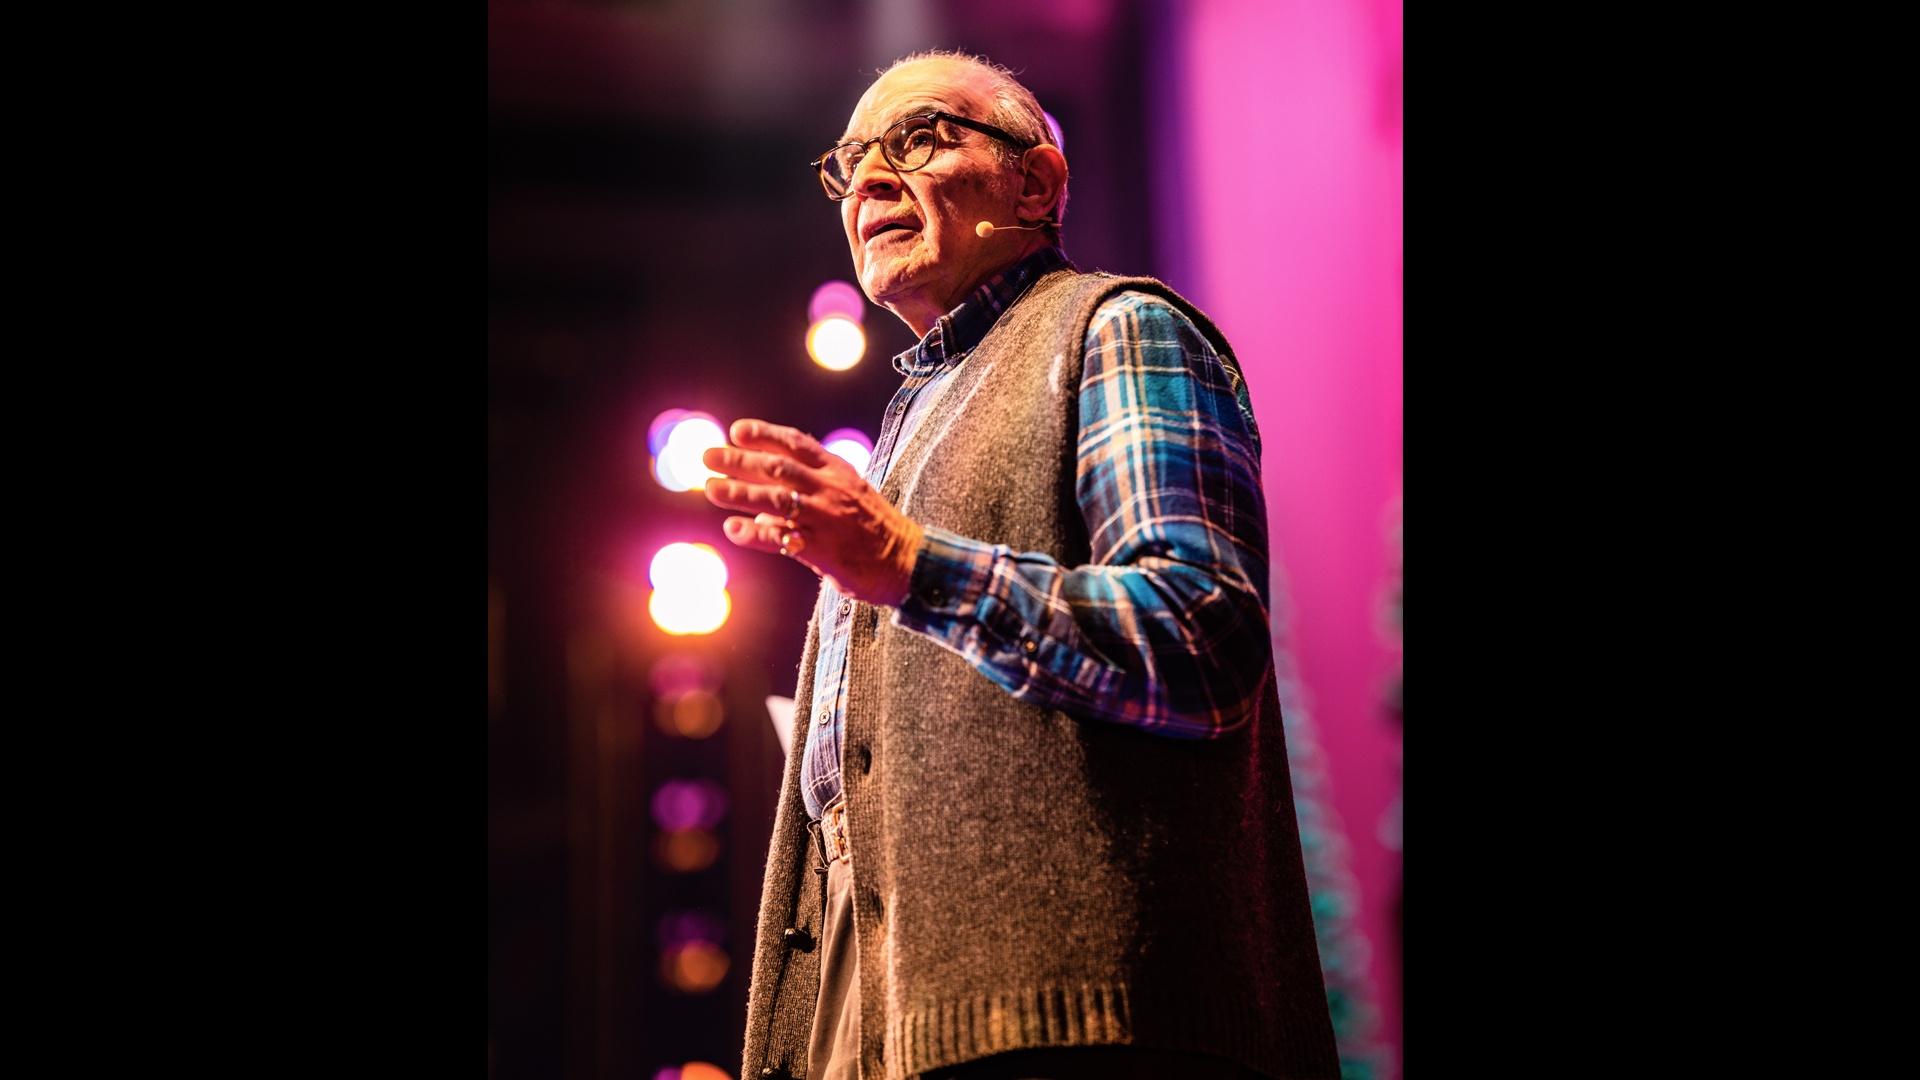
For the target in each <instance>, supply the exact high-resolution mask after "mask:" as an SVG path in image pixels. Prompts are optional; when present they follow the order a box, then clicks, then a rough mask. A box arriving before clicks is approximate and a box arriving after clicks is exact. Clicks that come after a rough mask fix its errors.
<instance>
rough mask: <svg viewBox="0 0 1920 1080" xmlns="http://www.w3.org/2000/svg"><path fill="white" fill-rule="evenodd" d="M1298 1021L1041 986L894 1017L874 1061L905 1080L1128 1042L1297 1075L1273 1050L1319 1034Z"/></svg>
mask: <svg viewBox="0 0 1920 1080" xmlns="http://www.w3.org/2000/svg"><path fill="white" fill-rule="evenodd" d="M1303 1019H1304V1020H1305V1023H1304V1024H1300V1023H1290V1022H1288V1018H1285V1017H1277V1016H1271V1015H1262V1014H1261V1013H1260V1011H1259V1010H1258V1009H1257V1008H1256V1007H1255V1006H1254V1005H1253V1004H1252V1003H1251V1002H1249V1001H1247V1000H1245V998H1244V996H1237V997H1235V998H1233V999H1222V998H1218V997H1208V996H1205V995H1204V994H1198V993H1196V994H1183V995H1179V996H1177V997H1158V998H1156V999H1154V1000H1152V1001H1151V1002H1146V1001H1143V1000H1142V999H1141V998H1140V996H1139V995H1138V994H1134V993H1130V992H1129V991H1128V989H1127V988H1126V987H1125V986H1119V985H1082V986H1042V987H1032V988H1028V989H1025V990H1020V991H1006V992H999V993H989V994H980V995H975V996H972V997H961V998H952V999H948V1000H945V1001H937V1002H931V1003H926V1004H922V1005H919V1006H916V1007H914V1008H910V1009H907V1010H904V1011H903V1012H902V1013H901V1014H900V1015H899V1016H897V1017H896V1018H895V1019H894V1021H893V1022H892V1023H891V1024H890V1025H889V1028H888V1031H887V1035H886V1044H885V1051H884V1059H885V1062H886V1074H887V1077H888V1078H889V1080H905V1078H906V1077H909V1076H912V1075H914V1074H916V1073H922V1072H926V1071H927V1070H929V1069H940V1068H946V1067H948V1066H952V1065H958V1064H961V1063H963V1062H968V1061H973V1060H975V1059H977V1058H983V1057H986V1056H988V1055H990V1054H999V1053H1005V1052H1007V1051H1011V1050H1031V1049H1039V1048H1042V1047H1061V1046H1111V1045H1136V1046H1148V1047H1153V1048H1156V1049H1163V1050H1176V1051H1189V1052H1195V1053H1207V1054H1214V1055H1219V1056H1226V1057H1231V1058H1233V1059H1236V1060H1239V1061H1241V1062H1243V1063H1245V1064H1247V1065H1250V1066H1252V1067H1253V1068H1256V1069H1259V1070H1261V1071H1263V1072H1267V1073H1269V1074H1271V1075H1273V1076H1279V1077H1289V1076H1295V1075H1303V1074H1300V1073H1298V1072H1297V1071H1294V1070H1288V1069H1287V1068H1286V1067H1285V1066H1284V1065H1283V1064H1282V1061H1283V1059H1284V1057H1285V1055H1284V1054H1282V1052H1281V1048H1282V1047H1285V1046H1287V1045H1288V1044H1289V1043H1293V1044H1294V1045H1309V1046H1310V1045H1314V1044H1315V1042H1316V1041H1317V1038H1319V1037H1323V1035H1321V1033H1320V1032H1319V1031H1317V1030H1316V1029H1315V1027H1314V1023H1315V1021H1314V1018H1311V1017H1308V1018H1303ZM1319 1023H1321V1024H1324V1020H1321V1021H1319ZM1326 1075H1327V1076H1328V1077H1332V1076H1335V1075H1337V1074H1335V1073H1331V1072H1329V1073H1327V1074H1326Z"/></svg>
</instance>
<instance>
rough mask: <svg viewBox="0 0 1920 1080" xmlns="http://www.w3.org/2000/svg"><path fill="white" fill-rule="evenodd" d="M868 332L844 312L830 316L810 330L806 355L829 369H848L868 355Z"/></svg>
mask: <svg viewBox="0 0 1920 1080" xmlns="http://www.w3.org/2000/svg"><path fill="white" fill-rule="evenodd" d="M866 351H867V335H866V333H865V332H864V331H862V330H861V329H860V324H858V323H856V322H854V321H853V320H852V319H849V318H847V317H845V316H843V315H829V316H827V317H826V318H824V319H821V320H820V321H819V322H816V323H814V324H813V326H812V327H811V328H810V329H808V330H807V354H808V355H810V356H812V357H813V362H814V363H816V364H819V365H820V366H821V367H823V368H826V369H827V370H828V371H845V370H847V369H848V368H850V367H852V366H853V365H855V364H857V363H859V362H860V358H861V357H862V356H864V355H866Z"/></svg>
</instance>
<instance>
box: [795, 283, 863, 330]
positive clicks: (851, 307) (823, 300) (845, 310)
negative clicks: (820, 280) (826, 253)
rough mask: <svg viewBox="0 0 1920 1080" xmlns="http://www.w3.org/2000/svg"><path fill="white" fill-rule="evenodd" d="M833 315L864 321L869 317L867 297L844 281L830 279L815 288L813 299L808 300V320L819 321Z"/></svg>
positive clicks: (811, 321) (857, 321)
mask: <svg viewBox="0 0 1920 1080" xmlns="http://www.w3.org/2000/svg"><path fill="white" fill-rule="evenodd" d="M832 315H839V316H841V317H842V318H847V319H852V320H853V321H854V322H856V323H859V322H864V321H866V317H867V298H866V295H865V294H864V293H862V292H861V291H860V290H859V289H857V288H855V287H854V286H853V285H851V284H848V283H847V282H844V281H829V282H827V283H825V284H823V285H821V286H820V287H819V288H817V289H815V290H813V299H811V300H809V301H807V322H809V323H817V322H819V321H820V320H821V319H824V318H827V317H829V316H832Z"/></svg>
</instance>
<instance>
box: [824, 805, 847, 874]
mask: <svg viewBox="0 0 1920 1080" xmlns="http://www.w3.org/2000/svg"><path fill="white" fill-rule="evenodd" d="M821 824H822V825H823V826H825V828H823V829H822V830H821V832H823V833H825V834H826V837H827V847H828V848H830V849H831V854H832V855H833V858H834V861H835V862H838V861H840V860H841V859H844V858H846V857H847V856H848V854H849V853H850V848H851V847H852V845H850V844H849V843H848V842H847V804H846V803H845V802H836V803H834V804H833V805H832V806H830V807H828V808H827V812H826V814H825V815H823V816H822V819H821Z"/></svg>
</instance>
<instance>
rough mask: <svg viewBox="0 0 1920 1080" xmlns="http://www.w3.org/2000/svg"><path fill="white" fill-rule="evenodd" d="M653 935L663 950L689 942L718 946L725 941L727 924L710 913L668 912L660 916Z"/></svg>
mask: <svg viewBox="0 0 1920 1080" xmlns="http://www.w3.org/2000/svg"><path fill="white" fill-rule="evenodd" d="M654 934H655V937H656V939H657V940H658V941H659V942H660V947H661V948H663V949H671V948H675V947H677V946H680V945H684V944H686V943H687V942H689V941H710V942H713V943H714V944H716V945H718V944H719V943H721V942H722V941H725V940H726V937H727V924H726V921H725V920H723V919H721V918H720V916H718V915H716V914H714V913H713V912H711V911H669V912H667V913H666V914H665V915H662V916H660V923H659V925H658V926H656V927H655V928H654Z"/></svg>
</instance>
